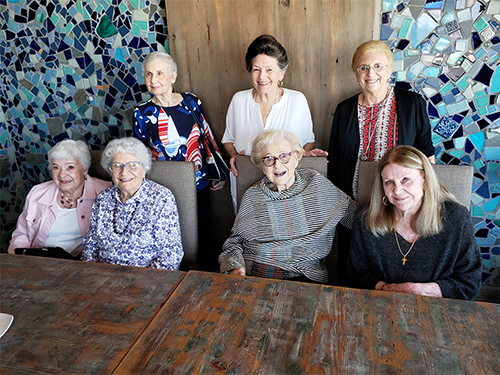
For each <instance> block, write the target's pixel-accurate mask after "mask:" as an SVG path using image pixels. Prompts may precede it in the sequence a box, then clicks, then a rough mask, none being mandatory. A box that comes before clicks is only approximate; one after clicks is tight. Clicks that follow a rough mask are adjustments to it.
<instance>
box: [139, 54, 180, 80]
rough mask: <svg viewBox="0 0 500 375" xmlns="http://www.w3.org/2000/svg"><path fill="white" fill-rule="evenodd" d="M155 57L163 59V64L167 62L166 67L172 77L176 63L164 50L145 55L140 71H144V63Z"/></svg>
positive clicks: (153, 59) (175, 70)
mask: <svg viewBox="0 0 500 375" xmlns="http://www.w3.org/2000/svg"><path fill="white" fill-rule="evenodd" d="M157 59H162V60H163V61H165V64H167V69H168V71H169V73H170V77H172V75H173V74H174V72H177V64H176V63H175V61H174V59H173V58H172V56H170V55H169V54H168V53H166V52H151V53H150V54H149V55H147V56H146V58H145V59H144V60H143V61H142V72H143V73H144V71H145V70H146V64H148V63H150V62H152V61H155V60H157Z"/></svg>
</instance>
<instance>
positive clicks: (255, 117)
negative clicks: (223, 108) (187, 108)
mask: <svg viewBox="0 0 500 375" xmlns="http://www.w3.org/2000/svg"><path fill="white" fill-rule="evenodd" d="M252 90H253V89H249V90H244V91H239V92H237V93H236V94H234V96H233V99H232V100H231V104H229V109H228V110H227V116H226V130H225V132H224V136H223V137H222V143H234V148H235V149H236V151H237V152H238V153H240V152H241V151H243V150H245V155H250V154H251V152H252V143H253V141H254V139H255V138H256V137H257V136H258V135H259V134H260V132H262V131H263V130H265V129H280V130H288V131H291V132H292V133H294V134H295V135H296V136H297V137H298V138H299V141H300V144H301V145H302V147H303V146H304V145H305V144H306V143H310V142H314V133H313V124H312V118H311V112H310V111H309V105H308V104H307V99H306V97H305V96H304V94H302V93H301V92H299V91H294V90H289V89H283V96H282V97H281V99H280V101H279V102H278V103H276V104H274V105H273V106H272V108H271V111H270V112H269V115H268V116H267V119H266V124H265V126H264V124H263V123H262V115H261V112H260V106H259V104H258V103H256V102H255V100H254V99H253V98H252Z"/></svg>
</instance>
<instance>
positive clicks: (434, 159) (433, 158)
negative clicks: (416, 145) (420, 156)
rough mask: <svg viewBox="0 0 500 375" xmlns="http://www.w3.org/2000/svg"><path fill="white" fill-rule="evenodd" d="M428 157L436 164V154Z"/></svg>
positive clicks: (430, 161)
mask: <svg viewBox="0 0 500 375" xmlns="http://www.w3.org/2000/svg"><path fill="white" fill-rule="evenodd" d="M427 159H428V160H429V163H431V164H436V157H435V156H434V155H432V156H428V157H427Z"/></svg>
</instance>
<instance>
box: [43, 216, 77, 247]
mask: <svg viewBox="0 0 500 375" xmlns="http://www.w3.org/2000/svg"><path fill="white" fill-rule="evenodd" d="M45 246H47V247H56V246H59V247H62V248H63V249H64V250H66V251H67V252H68V253H70V254H71V255H73V256H78V255H80V254H81V253H82V250H83V236H82V231H81V229H80V225H79V223H78V213H77V212H76V208H70V209H67V208H61V207H59V206H57V217H56V221H55V222H54V225H52V228H51V229H50V232H49V236H48V237H47V241H45Z"/></svg>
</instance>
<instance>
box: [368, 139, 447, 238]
mask: <svg viewBox="0 0 500 375" xmlns="http://www.w3.org/2000/svg"><path fill="white" fill-rule="evenodd" d="M388 164H397V165H400V166H402V167H405V168H412V169H416V170H419V171H420V172H421V173H422V176H423V178H424V187H423V190H424V195H423V196H422V205H421V206H420V209H419V210H418V211H417V213H416V214H415V215H414V216H413V218H412V219H411V228H412V229H413V231H414V232H415V233H416V234H418V235H420V236H431V235H434V234H437V233H439V232H440V231H441V230H442V228H443V222H442V220H441V204H442V203H443V202H444V201H454V202H456V198H455V197H454V195H453V193H452V192H451V191H450V189H449V188H448V187H447V186H446V185H444V184H443V183H442V182H441V181H439V179H438V177H437V175H436V172H434V168H432V165H431V163H430V162H429V160H428V159H427V157H426V156H425V155H424V154H423V153H422V152H421V151H419V150H417V149H416V148H415V147H412V146H397V147H395V148H393V149H391V150H389V151H388V152H387V153H386V154H385V155H384V156H383V157H382V159H381V160H380V161H379V162H378V166H377V174H376V175H377V176H378V181H375V183H374V184H373V188H372V195H371V200H370V206H369V208H368V211H367V212H366V217H365V223H366V226H367V227H368V229H370V230H371V232H372V233H373V234H374V235H375V236H379V235H385V234H389V233H391V232H393V231H394V230H396V224H397V217H396V210H395V208H394V206H393V205H392V204H389V205H388V206H386V205H384V203H383V202H382V199H383V198H384V196H385V193H384V187H383V181H382V176H381V173H382V170H383V169H384V168H385V166H387V165H388Z"/></svg>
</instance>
